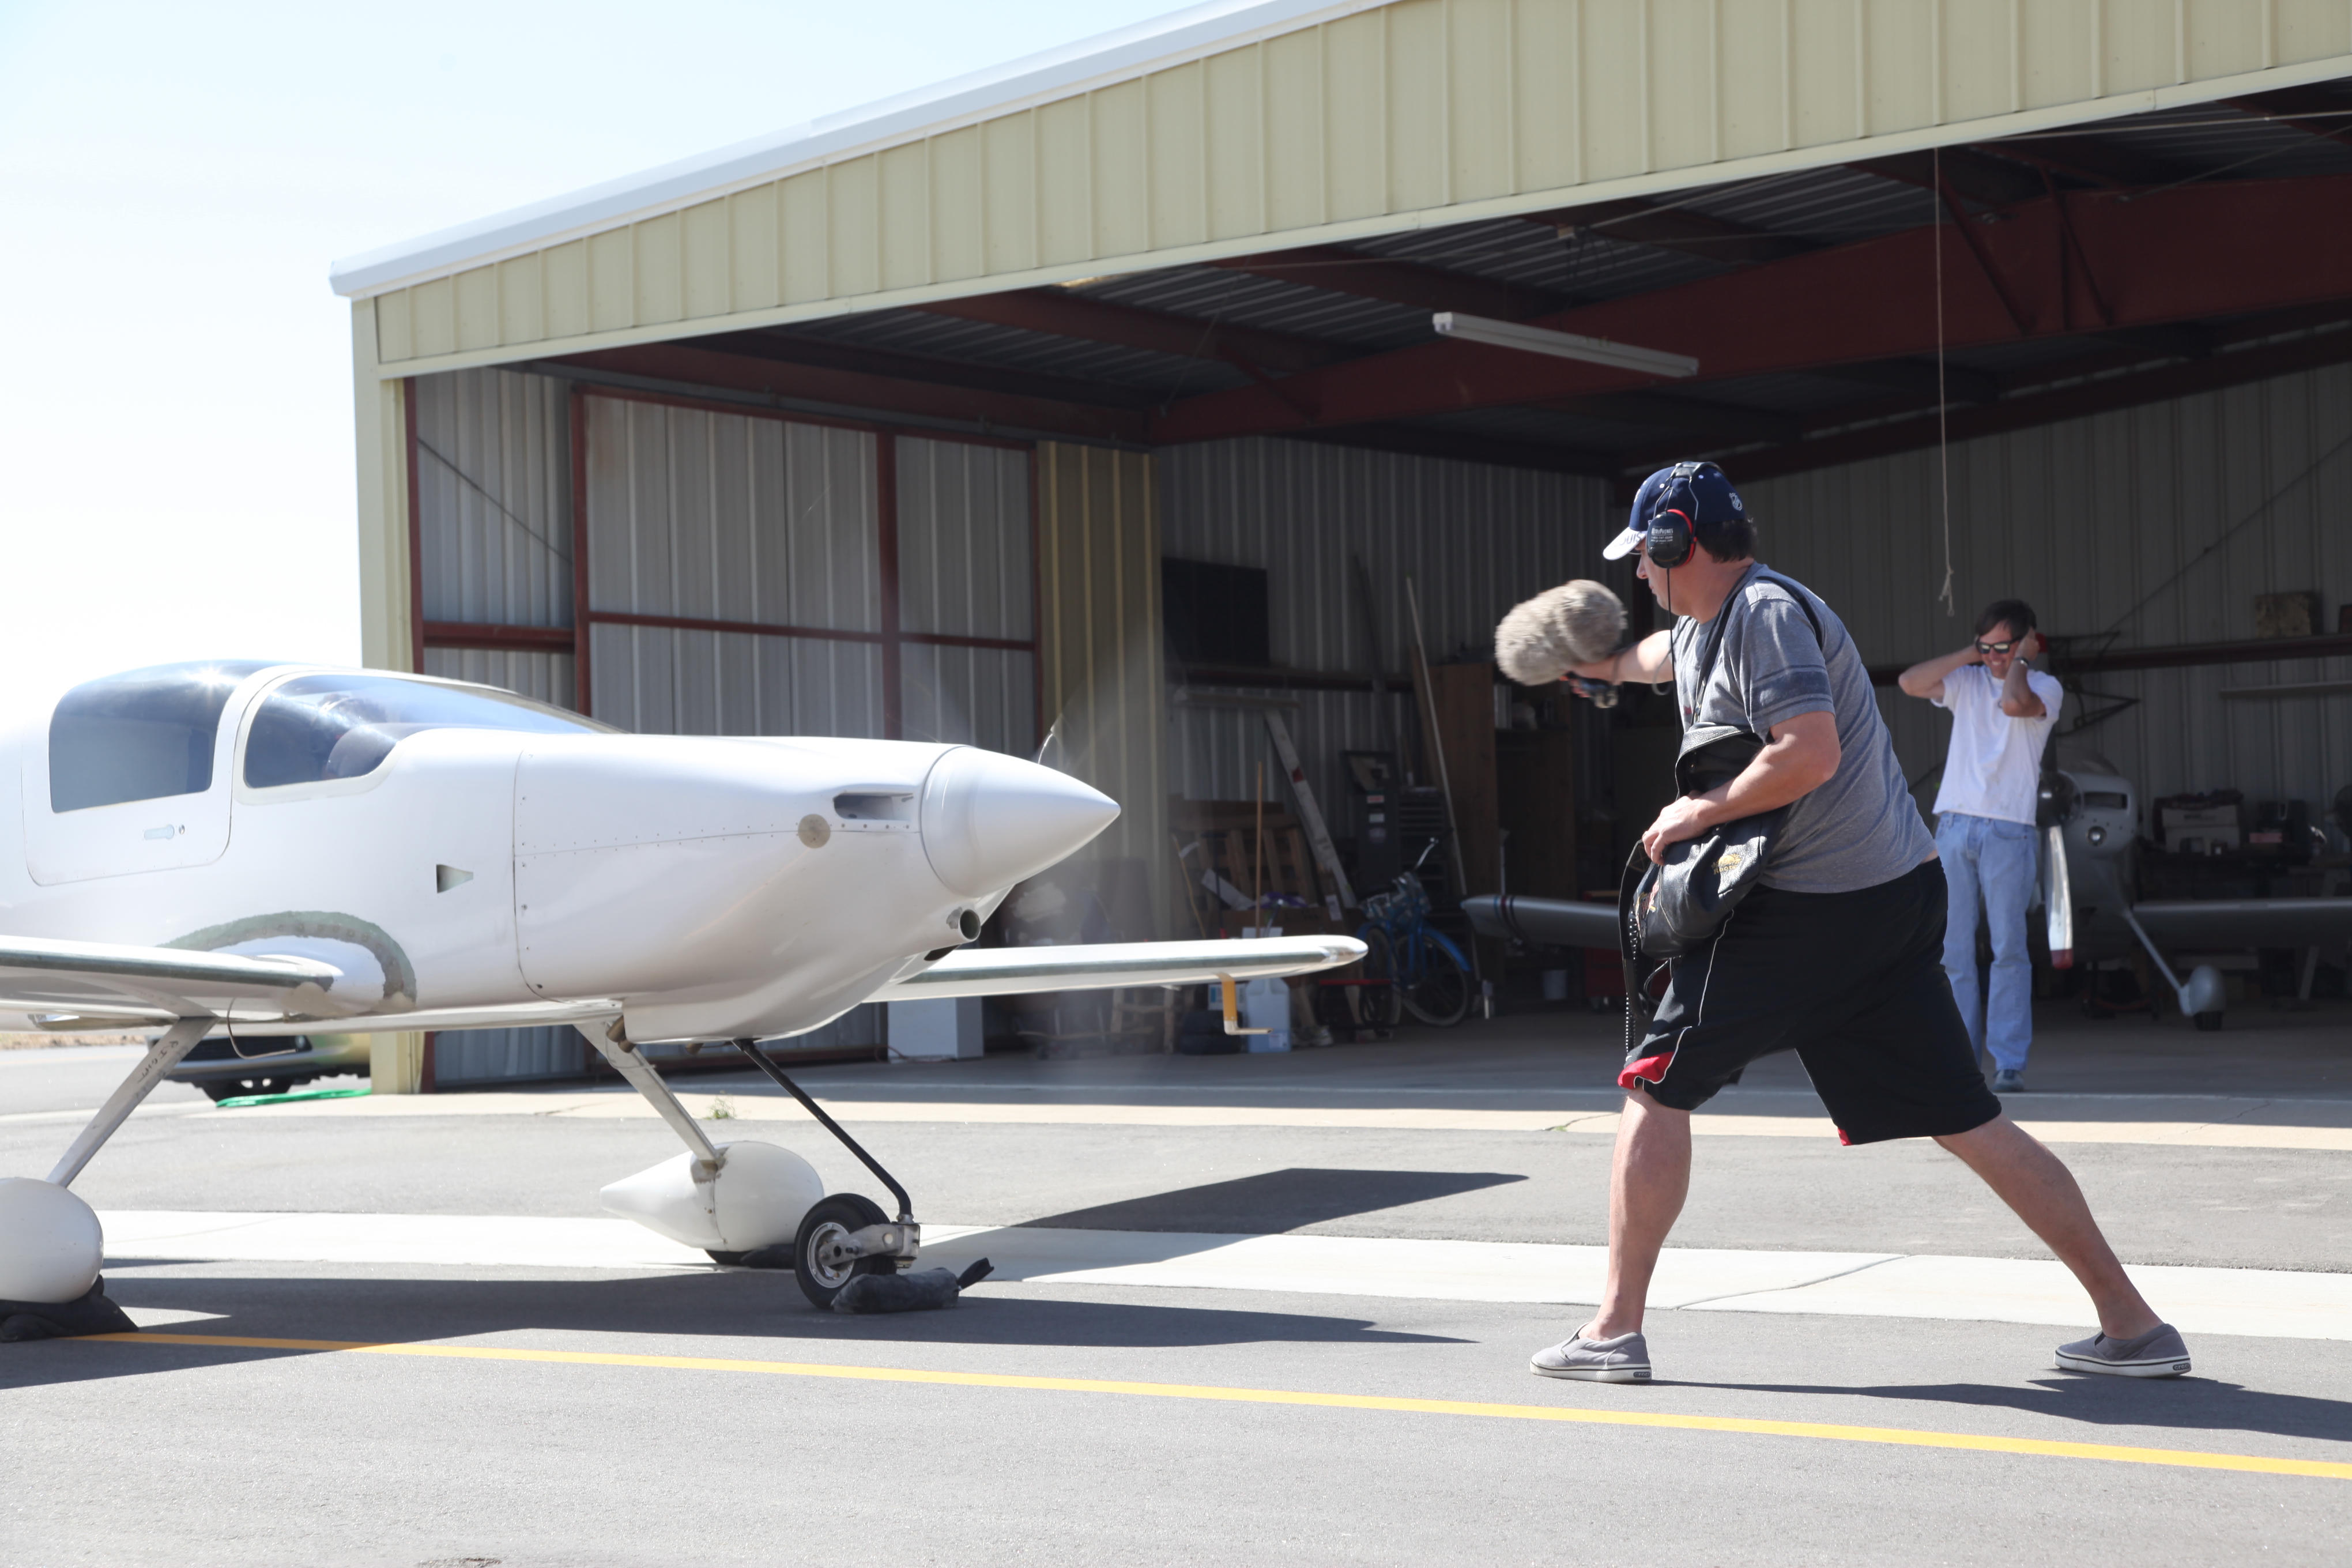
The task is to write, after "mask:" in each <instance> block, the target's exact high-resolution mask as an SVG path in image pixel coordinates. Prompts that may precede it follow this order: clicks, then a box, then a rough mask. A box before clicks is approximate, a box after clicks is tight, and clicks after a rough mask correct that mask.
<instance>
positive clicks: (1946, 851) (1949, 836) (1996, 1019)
mask: <svg viewBox="0 0 2352 1568" xmlns="http://www.w3.org/2000/svg"><path fill="white" fill-rule="evenodd" d="M2033 837H2034V836H2033V829H2032V827H2031V826H2028V825H2027V824H2025V823H2022V822H1995V821H1993V820H1992V819H1991V818H1990V817H1983V816H1965V815H1963V814H1961V813H1959V812H1957V811H1948V812H1946V813H1945V814H1944V815H1943V816H1942V818H1941V819H1940V820H1938V821H1937V824H1936V852H1937V854H1938V855H1940V856H1942V857H1943V858H1944V879H1945V880H1946V881H1947V882H1948V883H1949V884H1950V886H1951V889H1952V903H1951V912H1950V914H1949V915H1948V918H1947V920H1946V921H1945V924H1944V973H1946V974H1948V975H1949V976H1950V977H1951V981H1952V1000H1954V1001H1955V1002H1958V1004H1959V1005H1960V1018H1961V1020H1962V1021H1963V1022H1964V1023H1966V1024H1967V1025H1968V1026H1969V1044H1971V1045H1973V1046H1975V1047H1976V1048H1977V1049H1979V1050H1980V1051H1982V1050H1990V1051H1991V1052H1992V1065H1993V1066H1994V1067H1995V1068H2001V1069H2003V1070H2013V1071H2017V1072H2022V1071H2024V1070H2025V1053H2026V1052H2027V1050H2029V1049H2030V1048H2032V1045H2033V961H2032V959H2031V958H2029V957H2028V956H2027V955H2026V952H2025V906H2026V905H2027V904H2028V903H2029V902H2031V901H2032V897H2033V879H2034V873H2035V865H2034V843H2033ZM1979 897H1981V898H1982V899H1983V900H1984V911H1985V920H1986V921H1987V923H1988V924H1989V925H1990V928H1991V933H1992V985H1991V988H1990V989H1991V994H1990V996H1980V995H1979V994H1978V988H1977V900H1978V899H1979Z"/></svg>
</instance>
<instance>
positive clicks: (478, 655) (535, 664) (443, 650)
mask: <svg viewBox="0 0 2352 1568" xmlns="http://www.w3.org/2000/svg"><path fill="white" fill-rule="evenodd" d="M572 662H573V660H572V656H571V655H570V654H568V653H531V652H529V651H521V652H518V651H516V650H514V649H511V648H478V647H464V648H457V647H428V648H426V649H425V674H427V675H438V676H442V677H444V678H446V679H450V680H471V681H474V682H477V683H478V684H479V685H483V686H502V687H504V688H506V689H508V690H509V691H519V692H520V693H522V694H523V695H524V696H525V697H529V698H531V699H533V700H537V701H540V702H552V703H553V704H555V706H557V707H558V708H577V707H579V706H580V703H579V699H578V694H577V693H575V692H574V691H573V689H572Z"/></svg>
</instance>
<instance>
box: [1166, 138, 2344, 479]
mask: <svg viewBox="0 0 2352 1568" xmlns="http://www.w3.org/2000/svg"><path fill="white" fill-rule="evenodd" d="M2128 195H2129V194H2128V193H2126V194H2125V195H2120V196H2119V195H2116V194H2113V193H2108V192H2077V193H2073V194H2069V195H2059V196H2054V197H2053V196H2049V195H2044V196H2042V198H2040V199H2039V200H2036V201H2032V202H2029V203H2026V204H2024V205H2021V206H2019V207H2016V208H2014V209H2011V211H2010V212H2009V213H2008V214H2006V215H2004V221H2002V222H2000V223H1998V224H1990V225H1979V227H1980V228H1981V229H1982V231H1983V232H1982V233H1981V234H1980V235H1979V236H1978V238H1979V240H1980V242H1981V246H1982V253H1983V256H1984V258H1985V263H1986V268H1990V269H1991V270H1993V271H1995V272H1997V273H1998V275H1999V276H2000V279H2002V280H2003V282H2004V284H2005V285H2006V289H2005V290H2004V289H1996V288H1995V287H1994V285H1993V283H1992V282H1991V281H1990V279H1988V277H1987V271H1986V268H1979V265H1978V263H1977V259H1976V257H1975V256H1973V255H1971V253H1970V252H1971V247H1970V246H1969V244H1968V243H1967V242H1966V241H1964V240H1963V239H1961V238H1960V237H1958V235H1957V234H1954V233H1953V232H1951V231H1952V230H1953V229H1954V228H1955V227H1956V226H1954V225H1951V224H1940V225H1927V226H1921V227H1918V228H1915V229H1907V230H1904V231H1901V232H1899V233H1895V234H1891V235H1885V236H1881V237H1877V238H1874V239H1868V240H1863V241H1860V242H1857V243H1855V244H1853V245H1845V246H1840V247H1835V248H1832V249H1829V250H1822V251H1816V252H1813V253H1811V254H1810V255H1805V256H1799V257H1792V258H1790V259H1788V260H1785V261H1778V262H1773V263H1769V264H1768V265H1765V266H1760V267H1752V268H1746V269H1744V270H1741V271H1738V272H1733V273H1728V274H1726V275H1724V276H1722V277H1717V278H1711V279H1704V280H1702V281H1699V282H1696V283H1688V284H1684V285H1682V286H1680V287H1677V288H1673V289H1657V290H1654V291H1653V292H1650V293H1646V294H1636V295H1632V296H1629V297H1627V298H1624V299H1621V300H1609V301H1607V302H1605V303H1601V304H1597V305H1591V306H1586V307H1583V308H1581V309H1578V310H1567V311H1562V312H1559V313H1558V314H1556V315H1553V316H1549V317H1547V318H1544V319H1543V320H1542V321H1540V322H1539V323H1538V324H1539V325H1543V326H1548V327H1555V328H1558V329H1559V330H1560V331H1570V332H1581V333H1585V334H1588V335H1590V336H1593V337H1599V338H1607V339H1611V340H1613V341H1615V342H1628V343H1639V344H1641V345H1642V346H1643V347H1645V348H1654V349H1663V350H1665V351H1667V352H1669V353H1686V354H1692V355H1696V357H1697V358H1698V360H1699V363H1700V367H1701V374H1703V375H1705V376H1706V378H1708V379H1710V380H1715V379H1721V378H1726V377H1733V376H1747V375H1759V374H1771V373H1775V372H1786V371H1801V370H1811V369H1815V368H1818V367H1822V366H1828V365H1836V364H1843V363H1853V362H1855V361H1862V360H1886V359H1895V358H1903V357H1908V356H1913V355H1917V354H1922V353H1934V352H1935V349H1936V342H1937V331H1936V326H1937V323H1936V314H1937V312H1936V304H1935V297H1934V291H1933V284H1932V279H1934V277H1935V273H1936V261H1935V257H1936V247H1937V245H1939V244H1940V245H1941V246H1942V248H1943V275H1944V285H1945V300H1944V311H1943V315H1944V342H1945V345H1946V347H1947V348H1948V349H1964V348H1971V347H1980V346H1987V345H1993V344H2000V343H2011V342H2026V341H2031V340H2033V339H2036V338H2044V337H2055V336H2064V335H2068V334H2069V333H2070V332H2077V331H2081V330H2082V329H2081V328H2080V327H2070V326H2069V325H2068V323H2069V322H2070V321H2076V322H2081V321H2090V320H2092V319H2094V317H2095V314H2096V313H2097V304H2096V302H2095V301H2094V300H2093V299H2092V298H2091V295H2090V289H2089V285H2088V283H2087V281H2086V280H2085V279H2084V276H2083V275H2084V270H2085V268H2083V267H2081V266H2073V267H2068V268H2063V269H2062V268H2060V267H2059V266H2058V265H2057V264H2056V262H2057V259H2058V258H2059V255H2060V247H2062V246H2066V245H2069V243H2070V241H2069V238H2068V236H2067V234H2066V232H2065V231H2066V227H2067V226H2071V228H2072V231H2073V234H2072V244H2073V245H2074V246H2075V247H2079V250H2080V253H2081V254H2082V255H2083V256H2084V257H2085V258H2088V260H2089V261H2090V263H2091V265H2090V268H2088V270H2089V271H2090V272H2091V273H2092V274H2094V275H2095V276H2096V278H2097V279H2098V294H2099V295H2100V297H2101V300H2103V301H2104V303H2105V306H2106V307H2107V309H2106V311H2105V315H2106V321H2105V323H2104V324H2105V325H2108V326H2112V327H2133V326H2153V325H2160V324H2163V323H2167V322H2173V321H2193V320H2197V319H2200V318H2203V317H2209V316H2227V315H2235V314H2242V313H2245V312H2250V311H2255V310H2275V309H2279V308H2282V307H2285V306H2291V305H2295V304H2301V303H2305V302H2309V301H2316V300H2334V299H2341V298H2344V297H2346V296H2347V295H2348V294H2352V275H2347V271H2346V269H2345V266H2344V260H2343V258H2344V257H2345V255H2346V254H2347V252H2352V175H2329V176H2325V177H2316V178H2308V179H2295V180H2259V181H2242V182H2236V183H2231V184H2208V185H2189V186H2184V187H2182V188H2180V189H2179V190H2173V191H2167V192H2163V193H2161V194H2155V195H2147V196H2146V197H2145V198H2144V199H2139V200H2132V199H2128ZM2061 204H2063V208H2064V216H2063V223H2062V218H2061V210H2060V209H2061ZM2003 292H2006V293H2007V294H2008V296H2009V298H2010V300H2011V301H2013V302H2014V305H2015V307H2016V309H2017V311H2018V313H2019V316H2020V317H2021V319H2022V324H2020V322H2019V321H2013V320H2012V319H2011V314H2010V309H2009V307H2008V306H2007V305H2005V304H2004V303H2003V300H2002V294H2003ZM1650 384H1654V380H1653V378H1650V377H1646V376H1643V375H1641V374H1637V373H1633V372H1630V371H1622V370H1615V369H1611V368H1609V367H1605V366H1601V365H1591V364H1585V363H1580V362H1578V361H1574V360H1563V359H1554V358H1552V357H1550V356H1549V355H1544V354H1534V353H1520V352H1517V351H1515V350H1510V349H1502V348H1494V347H1490V346H1487V345H1485V344H1480V343H1465V342H1454V341H1447V340H1438V339H1434V338H1433V340H1432V341H1431V342H1426V343H1421V344H1417V345H1415V346H1413V347H1412V348H1407V349H1399V350H1395V351H1393V352H1391V353H1381V354H1372V355H1367V356H1364V357H1363V358H1360V359H1356V360H1351V361H1349V362H1347V363H1343V364H1339V365H1331V366H1327V367H1324V368H1321V369H1317V370H1309V371H1302V372H1300V373H1299V374H1297V375H1294V376H1291V377H1288V378H1286V382H1285V385H1286V388H1287V389H1288V390H1289V392H1290V393H1291V396H1289V397H1287V398H1285V397H1277V396H1276V395H1274V394H1273V393H1272V392H1271V391H1269V390H1268V389H1267V388H1265V387H1263V386H1246V387H1240V388H1235V389H1234V390H1231V391H1226V392H1216V393H1210V394H1206V395H1202V396H1198V397H1193V398H1188V399H1186V400H1184V401H1182V402H1181V403H1179V404H1177V405H1175V406H1174V407H1173V408H1171V409H1170V410H1168V411H1167V412H1166V413H1164V414H1161V415H1158V416H1154V417H1153V418H1152V419H1151V420H1150V439H1151V440H1152V441H1153V442H1154V443H1156V444H1167V443H1174V442H1182V441H1201V440H1211V439H1214V438H1217V437H1227V436H1242V435H1258V434H1279V433H1283V432H1297V431H1299V430H1301V429H1303V428H1306V427H1308V426H1310V425H1320V426H1343V425H1359V424H1370V423H1380V422H1384V421H1390V420H1397V419H1411V418H1415V417H1423V416H1430V415H1436V414H1446V413H1454V412H1457V411H1460V410H1463V409H1471V408H1485V407H1492V406H1495V405H1506V404H1526V403H1549V402H1553V401H1557V400H1559V399H1561V398H1570V397H1581V396H1589V395H1594V394H1597V393H1602V392H1611V391H1617V390H1621V389H1625V388H1630V387H1635V386H1643V385H1650ZM1685 385H1687V383H1685ZM1302 406H1304V407H1310V408H1313V409H1314V410H1316V417H1315V418H1314V419H1313V420H1312V421H1310V420H1308V419H1307V417H1306V416H1304V415H1303V414H1302V413H1301V412H1300V408H1301V407H1302Z"/></svg>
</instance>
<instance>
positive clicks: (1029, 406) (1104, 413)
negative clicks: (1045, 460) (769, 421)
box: [547, 340, 1145, 442]
mask: <svg viewBox="0 0 2352 1568" xmlns="http://www.w3.org/2000/svg"><path fill="white" fill-rule="evenodd" d="M547 363H551V364H574V365H579V366H582V367H583V368H585V369H591V370H605V371H614V372H618V373H619V374H624V375H641V376H645V377H647V378H648V379H651V380H655V381H665V382H669V383H672V384H682V385H687V386H709V387H720V388H724V389H726V390H728V391H730V392H751V393H760V394H764V395H768V396H772V397H790V398H796V399H802V400H804V401H807V402H811V403H824V404H832V405H837V406H841V407H847V408H859V409H870V410H873V411H875V412H876V413H877V414H905V415H913V416H918V417H921V418H932V419H955V420H961V421H964V422H966V423H969V424H973V425H987V426H1001V427H1004V428H1008V429H1013V430H1034V431H1042V432H1045V433H1047V434H1051V435H1056V436H1077V437H1087V438H1090V439H1094V440H1098V441H1138V442H1139V441H1141V440H1142V439H1143V438H1144V436H1145V421H1144V415H1143V413H1142V411H1141V410H1139V409H1129V408H1104V407H1099V406H1095V405H1087V404H1082V403H1066V402H1061V401H1059V400H1056V399H1051V398H1044V397H1032V396H1026V395H1022V394H1018V393H1008V392H992V391H987V390H984V389H982V388H979V387H969V386H948V385H944V384H940V383H936V382H923V381H908V380H904V379H901V378H899V377H897V376H888V375H875V374H870V373H867V372H864V371H856V370H845V369H841V368H837V367H832V366H819V365H806V364H792V363H784V362H782V361H777V360H768V359H754V358H752V357H751V356H749V355H745V354H734V353H718V352H715V351H713V350H710V349H705V348H698V347H696V346H695V345H694V343H693V342H692V341H691V340H689V341H688V342H674V343H643V344H639V345H636V346H635V347H632V348H621V349H598V350H595V351H593V352H592V353H579V354H568V355H565V356H563V357H562V358H561V359H551V360H550V361H548V362H547Z"/></svg>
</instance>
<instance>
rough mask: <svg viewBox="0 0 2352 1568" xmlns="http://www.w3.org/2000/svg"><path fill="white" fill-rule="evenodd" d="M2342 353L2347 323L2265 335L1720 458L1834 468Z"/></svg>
mask: <svg viewBox="0 0 2352 1568" xmlns="http://www.w3.org/2000/svg"><path fill="white" fill-rule="evenodd" d="M2347 360H2352V330H2347V331H2333V332H2325V333H2322V334H2320V335H2318V336H2316V337H2310V338H2301V339H2297V340H2295V341H2294V342H2284V343H2270V344H2266V345H2264V346H2263V347H2261V348H2254V349H2242V350H2240V351H2239V352H2237V353H2225V354H2216V355H2214V356H2213V357H2212V358H2211V359H2202V360H2192V361H2190V362H2189V363H2185V364H2167V365H2159V366H2158V367H2156V368H2155V369H2153V370H2144V371H2140V372H2137V373H2136V374H2130V375H2116V376H2105V377H2101V378H2100V379H2098V380H2095V381H2085V382H2080V383H2077V384H2074V385H2073V386H2064V387H2060V388H2057V389H2055V390H2053V391H2050V392H2042V393H2029V394H2027V395H2024V396H2022V397H2010V398H2004V399H2002V400H2001V401H2000V402H1998V403H1987V404H1979V405H1974V406H1971V407H1966V408H1961V407H1955V408H1953V409H1952V410H1951V411H1950V414H1949V415H1948V418H1947V421H1946V424H1947V426H1948V430H1943V431H1939V430H1938V428H1937V419H1936V416H1935V415H1934V414H1933V413H1929V414H1926V415H1923V416H1920V417H1918V418H1916V419H1905V420H1900V421H1897V422H1894V423H1890V424H1885V425H1876V426H1871V427H1870V428H1868V429H1866V430H1854V431H1850V432H1847V433H1845V434H1843V435H1837V436H1824V437H1819V438H1817V439H1814V440H1811V441H1792V442H1790V443H1789V444H1788V445H1787V446H1783V447H1769V448H1767V449H1765V450H1763V451H1757V452H1743V453H1740V454H1738V456H1734V457H1727V458H1725V459H1724V462H1725V465H1726V466H1727V468H1733V469H1735V470H1737V471H1738V475H1739V477H1740V479H1743V480H1744V479H1771V478H1774V477H1776V476H1778V475H1781V474H1796V473H1802V472H1805V471H1806V470H1808V469H1811V468H1833V467H1835V466H1836V465H1838V464H1841V463H1857V462H1861V461H1862V460H1863V459H1864V458H1883V457H1885V456H1887V455H1889V454H1890V453H1895V452H1912V451H1916V450H1918V449H1919V448H1920V447H1932V446H1934V445H1935V444H1936V443H1937V440H1938V439H1939V438H1941V437H1943V436H1944V435H1945V434H1947V433H1948V435H1949V437H1950V438H1951V439H1952V440H1955V441H1965V440H1969V439H1971V438H1973V437H1979V436H1997V435H2000V434H2001V433H2002V432H2004V431H2009V430H2025V429H2031V428H2032V427H2033V426H2037V425H2049V424H2053V423H2055V422H2056V421H2058V420H2061V419H2077V418H2080V417H2082V416H2084V415H2088V414H2105V413H2109V412H2111V411H2113V410H2115V409H2118V408H2135V407H2137V406H2139V405H2142V404H2147V403H2161V402H2163V401H2165V400H2166V399H2168V398H2174V397H2186V396H2189V395H2191V394H2192V393H2199V392H2211V391H2214V390H2216V389H2218V388H2221V387H2224V386H2242V385H2243V384H2246V383H2247V382H2250V381H2268V380H2269V379H2270V378H2271V377H2273V376H2277V375H2286V374H2291V373H2293V372H2294V371H2298V370H2313V369H2316V368H2318V367H2319V366H2322V365H2331V364H2342V363H2344V362H2346V361H2347Z"/></svg>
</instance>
